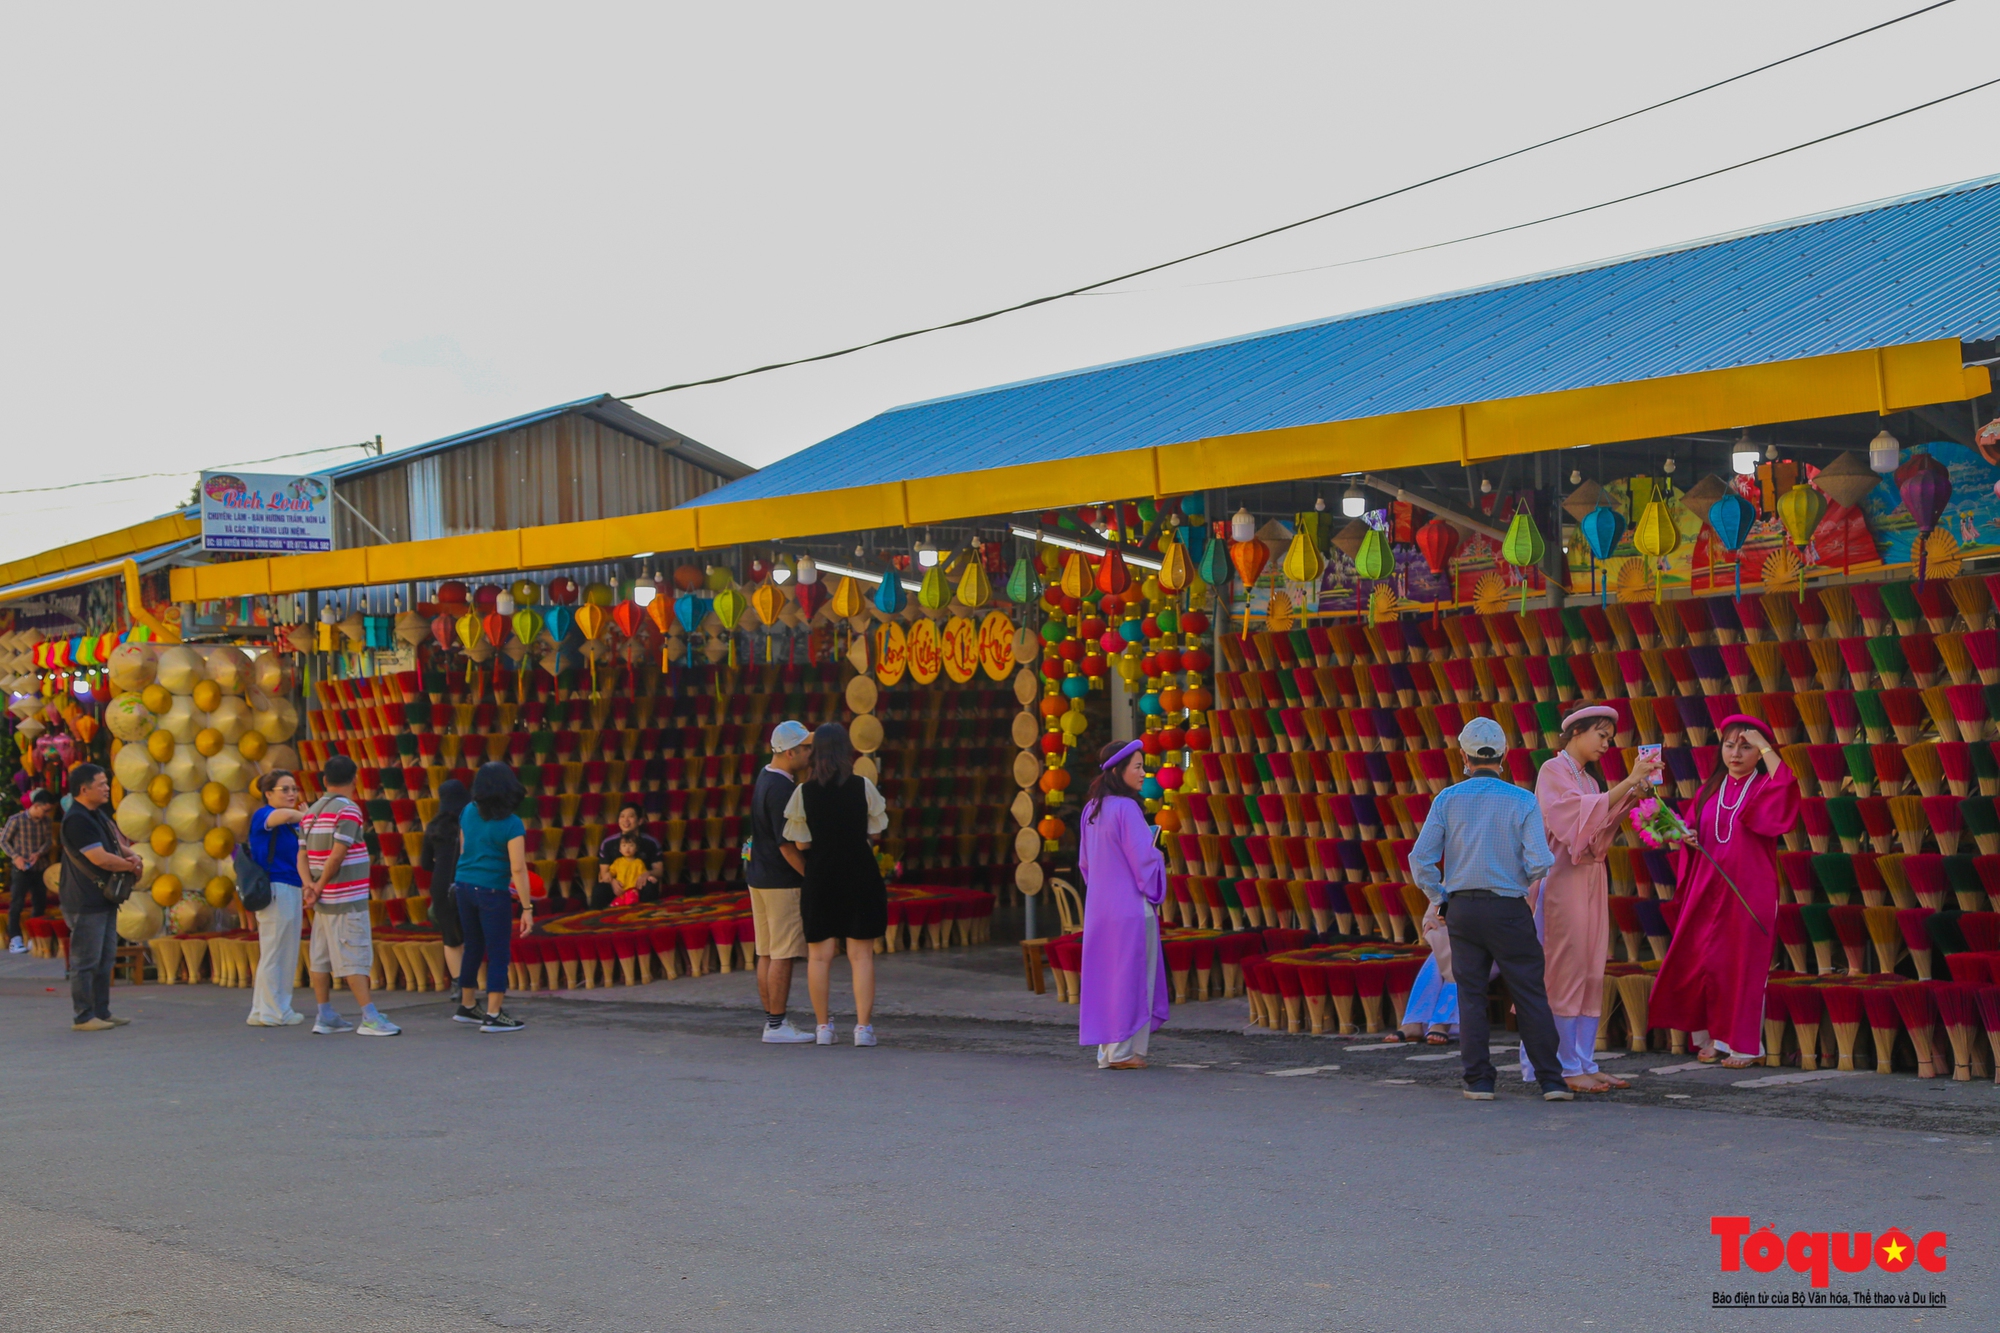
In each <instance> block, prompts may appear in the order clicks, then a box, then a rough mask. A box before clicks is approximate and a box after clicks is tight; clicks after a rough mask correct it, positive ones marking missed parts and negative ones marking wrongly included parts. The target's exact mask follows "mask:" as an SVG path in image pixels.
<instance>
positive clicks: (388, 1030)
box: [354, 1015, 403, 1037]
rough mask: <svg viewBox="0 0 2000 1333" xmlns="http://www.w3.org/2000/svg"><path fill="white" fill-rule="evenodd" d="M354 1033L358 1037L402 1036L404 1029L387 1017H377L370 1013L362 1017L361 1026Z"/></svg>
mask: <svg viewBox="0 0 2000 1333" xmlns="http://www.w3.org/2000/svg"><path fill="white" fill-rule="evenodd" d="M354 1035H355V1036H357V1037H400V1036H402V1035H403V1029H401V1028H399V1027H397V1026H396V1025H395V1024H394V1023H391V1022H390V1021H389V1020H388V1019H386V1018H376V1017H374V1016H373V1015H369V1016H366V1017H364V1018H362V1020H361V1023H360V1026H358V1027H356V1028H355V1029H354Z"/></svg>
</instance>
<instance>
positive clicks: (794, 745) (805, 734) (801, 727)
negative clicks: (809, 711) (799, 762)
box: [771, 718, 812, 754]
mask: <svg viewBox="0 0 2000 1333" xmlns="http://www.w3.org/2000/svg"><path fill="white" fill-rule="evenodd" d="M811 739H812V733H811V732H810V731H807V730H806V726H805V723H803V722H794V721H792V720H791V719H789V718H787V719H786V720H785V721H783V722H780V723H779V724H778V725H777V727H776V728H775V729H774V730H773V731H772V732H771V753H772V754H783V753H784V752H785V751H787V750H796V749H798V748H799V747H800V746H801V745H804V744H805V743H806V742H807V741H809V740H811Z"/></svg>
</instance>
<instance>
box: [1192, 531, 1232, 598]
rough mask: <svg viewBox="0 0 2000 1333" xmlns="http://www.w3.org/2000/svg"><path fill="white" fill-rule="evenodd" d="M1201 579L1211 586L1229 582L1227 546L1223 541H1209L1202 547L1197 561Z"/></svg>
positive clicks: (1219, 585)
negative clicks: (1201, 553)
mask: <svg viewBox="0 0 2000 1333" xmlns="http://www.w3.org/2000/svg"><path fill="white" fill-rule="evenodd" d="M1197 563H1198V564H1199V566H1200V571H1201V581H1202V582H1203V583H1206V584H1208V585H1209V586H1210V587H1212V588H1219V587H1221V586H1222V585H1223V584H1225V583H1227V582H1229V568H1230V563H1229V547H1228V545H1227V544H1226V543H1224V542H1219V541H1214V542H1209V543H1208V544H1207V546H1206V547H1205V548H1204V551H1203V555H1202V557H1201V559H1200V561H1199V562H1197Z"/></svg>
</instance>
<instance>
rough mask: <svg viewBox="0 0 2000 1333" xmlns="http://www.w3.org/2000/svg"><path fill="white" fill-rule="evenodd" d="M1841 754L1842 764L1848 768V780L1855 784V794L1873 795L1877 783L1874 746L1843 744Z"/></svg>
mask: <svg viewBox="0 0 2000 1333" xmlns="http://www.w3.org/2000/svg"><path fill="white" fill-rule="evenodd" d="M1890 748H1893V747H1890ZM1840 756H1841V763H1842V766H1843V767H1844V768H1845V769H1846V770H1847V776H1848V780H1849V781H1851V782H1852V783H1853V784H1854V794H1855V795H1856V796H1873V795H1874V794H1875V785H1876V777H1875V755H1874V750H1873V747H1871V746H1867V745H1843V746H1841V747H1840Z"/></svg>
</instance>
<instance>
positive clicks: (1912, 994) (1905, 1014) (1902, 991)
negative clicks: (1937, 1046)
mask: <svg viewBox="0 0 2000 1333" xmlns="http://www.w3.org/2000/svg"><path fill="white" fill-rule="evenodd" d="M1889 993H1890V994H1891V995H1893V996H1895V997H1896V1016H1897V1017H1898V1018H1901V1019H1902V1020H1903V1030H1904V1031H1906V1032H1908V1033H1909V1034H1910V1044H1911V1045H1912V1046H1914V1047H1916V1048H1917V1077H1918V1078H1936V1077H1937V1065H1936V1063H1935V1058H1934V1055H1933V1052H1932V1049H1931V1030H1932V1028H1933V1027H1935V1026H1936V1024H1937V1010H1936V1008H1935V1006H1934V1005H1933V1003H1932V1000H1931V991H1930V987H1928V986H1911V985H1902V986H1896V987H1893V988H1891V989H1890V992H1889Z"/></svg>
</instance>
